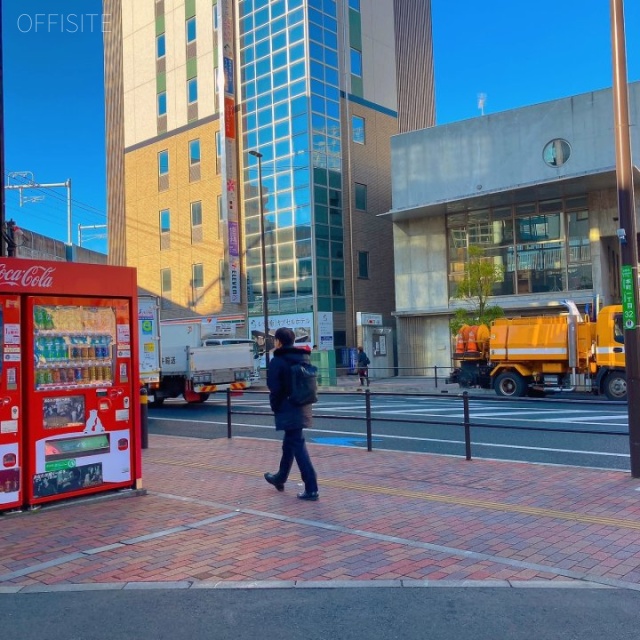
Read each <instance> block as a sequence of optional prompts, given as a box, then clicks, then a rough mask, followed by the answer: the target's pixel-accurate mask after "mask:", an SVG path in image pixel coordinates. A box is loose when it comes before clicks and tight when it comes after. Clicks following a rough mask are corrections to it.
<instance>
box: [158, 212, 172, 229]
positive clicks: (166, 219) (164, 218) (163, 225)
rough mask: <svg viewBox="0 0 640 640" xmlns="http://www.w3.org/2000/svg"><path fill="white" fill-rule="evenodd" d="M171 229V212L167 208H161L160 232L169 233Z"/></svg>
mask: <svg viewBox="0 0 640 640" xmlns="http://www.w3.org/2000/svg"><path fill="white" fill-rule="evenodd" d="M169 231H171V213H170V212H169V209H163V210H162V211H161V212H160V233H169Z"/></svg>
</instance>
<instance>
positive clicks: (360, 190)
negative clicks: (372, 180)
mask: <svg viewBox="0 0 640 640" xmlns="http://www.w3.org/2000/svg"><path fill="white" fill-rule="evenodd" d="M355 197H356V198H355V199H356V209H359V210H360V211H366V210H367V185H366V184H360V183H358V182H356V183H355Z"/></svg>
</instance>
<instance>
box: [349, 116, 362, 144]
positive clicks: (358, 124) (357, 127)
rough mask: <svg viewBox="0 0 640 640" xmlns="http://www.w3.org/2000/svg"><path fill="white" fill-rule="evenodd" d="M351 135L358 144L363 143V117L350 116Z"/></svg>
mask: <svg viewBox="0 0 640 640" xmlns="http://www.w3.org/2000/svg"><path fill="white" fill-rule="evenodd" d="M351 137H352V140H353V141H354V142H357V143H358V144H364V143H365V129H364V118H362V117H361V116H352V117H351Z"/></svg>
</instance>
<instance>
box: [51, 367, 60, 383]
mask: <svg viewBox="0 0 640 640" xmlns="http://www.w3.org/2000/svg"><path fill="white" fill-rule="evenodd" d="M51 382H53V383H54V384H58V383H60V369H53V371H51Z"/></svg>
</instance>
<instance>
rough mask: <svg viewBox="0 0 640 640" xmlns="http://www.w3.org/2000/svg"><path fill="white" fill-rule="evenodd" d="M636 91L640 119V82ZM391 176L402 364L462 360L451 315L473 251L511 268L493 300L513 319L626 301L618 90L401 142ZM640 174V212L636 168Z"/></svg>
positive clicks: (639, 141) (395, 143)
mask: <svg viewBox="0 0 640 640" xmlns="http://www.w3.org/2000/svg"><path fill="white" fill-rule="evenodd" d="M629 94H630V95H629V110H630V122H631V123H633V124H637V123H640V83H634V84H631V85H630V87H629ZM631 132H632V154H633V157H634V158H636V163H637V159H638V158H640V131H639V130H638V127H637V126H635V127H634V126H632V127H631ZM392 173H393V193H392V199H393V208H392V210H391V211H390V212H389V213H388V214H387V215H386V216H385V217H388V218H391V219H392V220H393V222H394V253H395V269H396V317H397V330H398V360H399V365H400V367H405V368H407V367H416V368H418V370H419V371H420V372H421V373H422V372H423V371H424V369H422V368H423V367H433V366H435V365H438V366H443V367H448V366H450V365H451V335H450V331H449V320H450V318H451V315H452V313H453V312H454V311H455V309H456V308H458V307H459V306H460V304H461V302H460V301H459V300H456V299H455V298H454V297H453V296H454V293H455V287H456V283H457V282H459V281H460V278H461V277H462V274H463V271H464V264H465V261H466V260H467V257H468V249H469V246H471V245H476V246H480V247H482V249H484V252H485V255H486V256H490V257H492V258H493V260H494V263H495V264H496V265H499V266H501V267H502V269H503V272H504V278H503V280H502V281H501V282H499V283H498V284H497V285H496V286H495V289H494V293H495V297H494V298H492V303H494V304H497V305H499V306H501V307H502V308H503V309H504V310H505V312H506V313H507V315H523V314H527V313H542V312H550V311H552V310H553V308H554V307H557V305H558V303H559V301H560V300H561V299H572V300H574V301H575V302H576V303H577V304H578V305H581V306H582V307H584V305H585V304H587V303H591V302H592V301H593V300H594V297H595V296H599V300H600V302H601V303H602V304H611V303H616V302H620V275H619V274H620V242H619V240H618V236H617V229H618V227H619V224H618V210H617V188H616V175H615V140H614V118H613V97H612V93H611V91H610V90H605V91H597V92H594V93H588V94H584V95H578V96H575V97H572V98H567V99H563V100H556V101H553V102H548V103H544V104H538V105H534V106H530V107H526V108H522V109H517V110H513V111H508V112H504V113H498V114H495V115H487V116H483V117H479V118H474V119H472V120H466V121H463V122H457V123H454V124H449V125H446V126H439V127H433V128H431V129H424V130H422V131H414V132H411V133H406V134H402V135H398V136H396V137H394V138H393V140H392ZM634 175H635V186H636V213H637V211H638V204H637V203H638V200H639V199H640V198H639V197H638V191H639V187H640V176H639V175H638V168H637V164H636V168H635V170H634ZM556 311H557V309H556ZM401 371H405V372H406V371H411V370H410V369H401Z"/></svg>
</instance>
